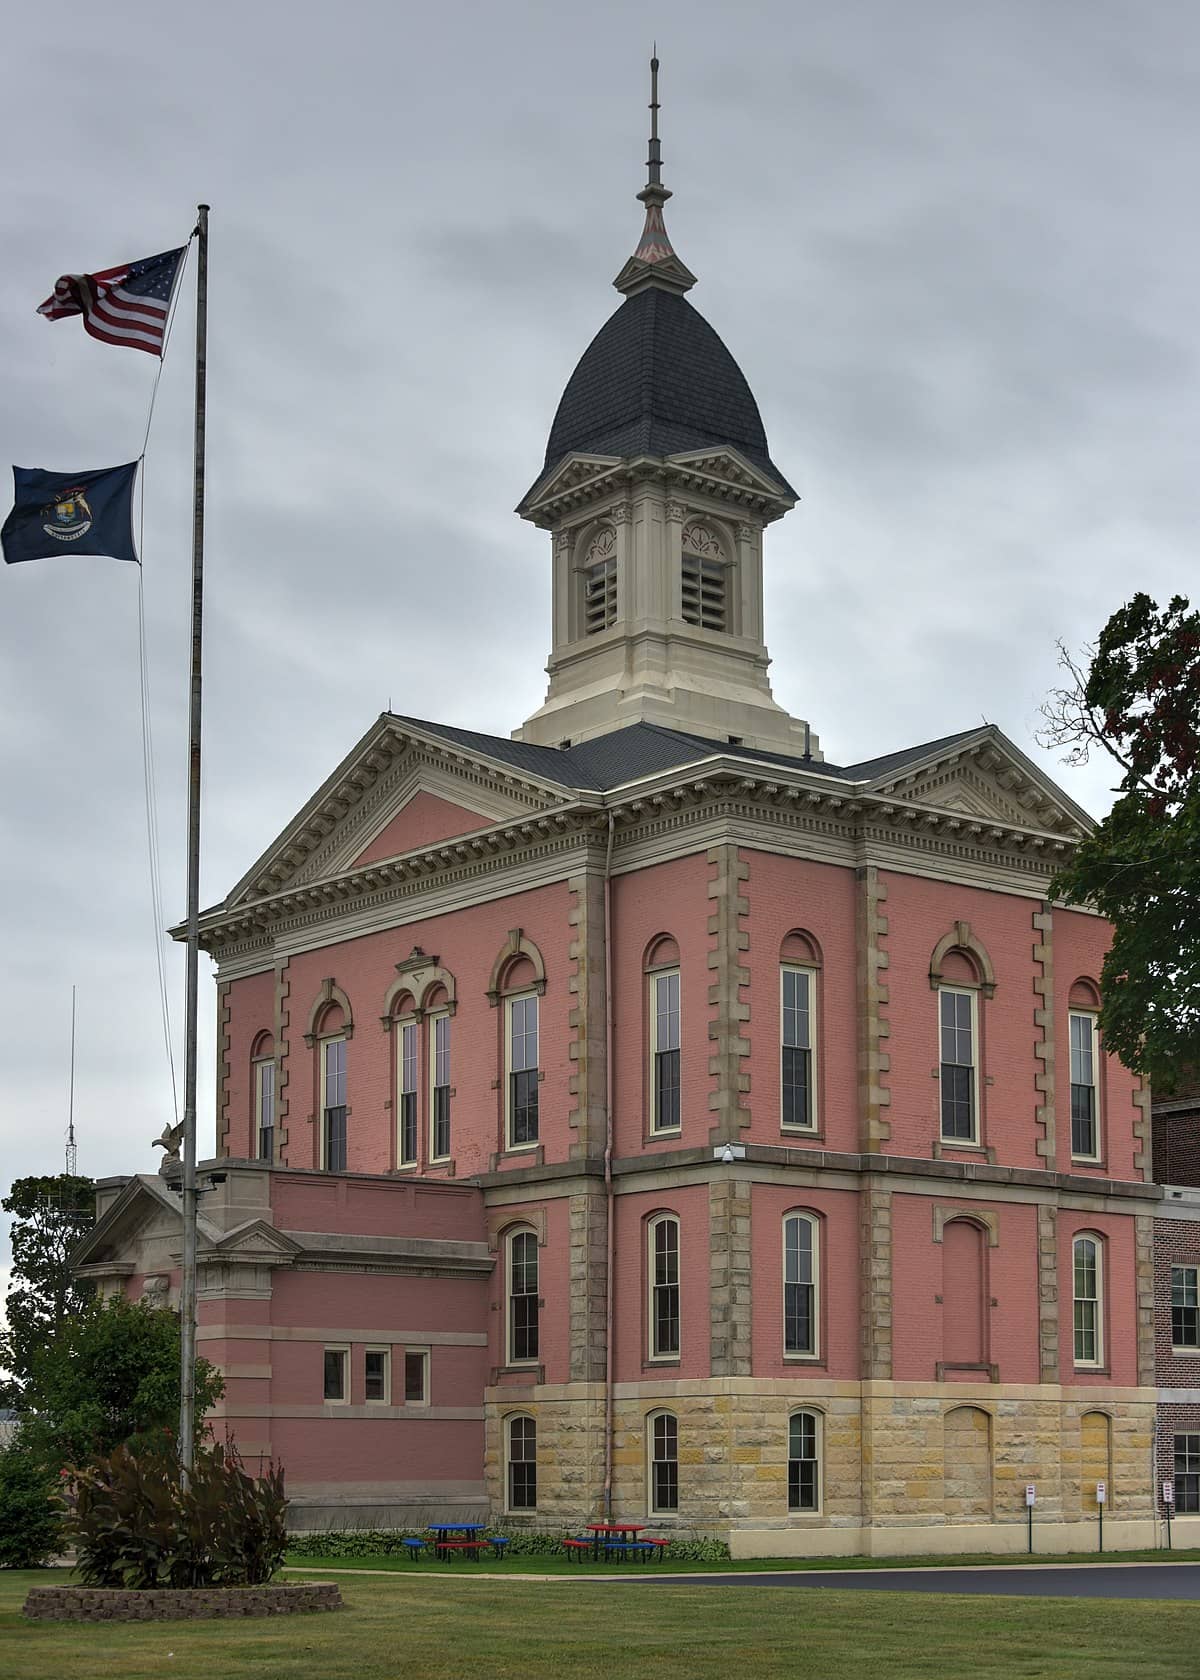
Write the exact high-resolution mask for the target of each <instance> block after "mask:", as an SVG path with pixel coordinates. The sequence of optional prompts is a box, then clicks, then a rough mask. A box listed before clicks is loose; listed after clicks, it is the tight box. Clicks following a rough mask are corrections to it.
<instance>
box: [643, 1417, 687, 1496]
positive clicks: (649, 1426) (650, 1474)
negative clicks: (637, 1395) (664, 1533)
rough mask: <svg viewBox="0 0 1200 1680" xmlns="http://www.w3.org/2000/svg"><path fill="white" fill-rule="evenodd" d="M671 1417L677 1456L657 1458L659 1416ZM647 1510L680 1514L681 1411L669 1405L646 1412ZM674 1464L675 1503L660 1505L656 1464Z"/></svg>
mask: <svg viewBox="0 0 1200 1680" xmlns="http://www.w3.org/2000/svg"><path fill="white" fill-rule="evenodd" d="M664 1417H669V1418H671V1419H672V1420H673V1421H674V1424H675V1457H674V1459H669V1458H663V1459H659V1458H655V1456H654V1425H655V1423H656V1422H657V1421H658V1419H659V1418H664ZM645 1452H646V1510H647V1511H648V1512H649V1514H650V1515H651V1516H652V1517H659V1516H667V1517H671V1516H678V1515H679V1413H678V1412H673V1411H672V1410H671V1408H670V1407H669V1406H659V1407H657V1408H656V1409H655V1410H654V1411H652V1412H647V1414H646V1447H645ZM672 1463H673V1464H674V1466H675V1503H674V1505H660V1504H658V1501H657V1497H656V1495H657V1492H658V1489H657V1486H656V1477H655V1474H654V1467H655V1465H656V1464H672Z"/></svg>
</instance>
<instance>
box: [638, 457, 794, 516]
mask: <svg viewBox="0 0 1200 1680" xmlns="http://www.w3.org/2000/svg"><path fill="white" fill-rule="evenodd" d="M667 461H668V463H669V464H670V465H671V466H672V467H675V468H677V469H681V470H683V471H686V472H692V473H696V474H697V475H698V476H699V477H700V478H702V479H708V480H710V481H711V482H712V483H713V484H714V486H716V485H720V486H729V487H736V488H737V489H739V490H743V491H750V492H752V493H756V494H757V495H760V496H767V497H771V498H773V499H779V500H782V501H785V502H786V503H787V505H788V507H792V506H794V504H795V497H794V496H793V495H791V494H790V492H788V491H787V490H785V489H784V487H783V486H782V485H781V484H779V483H778V481H777V480H775V479H773V478H772V477H771V476H770V474H769V473H765V472H764V471H763V470H762V468H761V467H756V466H755V465H754V464H753V462H751V461H748V460H747V459H746V457H745V456H744V455H743V454H742V453H741V452H740V450H737V449H734V448H732V447H731V446H730V445H728V444H720V445H711V444H710V445H709V447H708V448H707V449H688V450H685V451H684V452H683V453H682V454H679V455H668V457H667Z"/></svg>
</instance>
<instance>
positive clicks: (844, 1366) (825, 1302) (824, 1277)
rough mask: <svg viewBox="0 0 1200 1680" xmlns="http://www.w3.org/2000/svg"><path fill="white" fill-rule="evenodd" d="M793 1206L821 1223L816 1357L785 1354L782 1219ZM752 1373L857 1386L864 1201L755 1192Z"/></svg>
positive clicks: (785, 1189) (764, 1187)
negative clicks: (808, 1375)
mask: <svg viewBox="0 0 1200 1680" xmlns="http://www.w3.org/2000/svg"><path fill="white" fill-rule="evenodd" d="M793 1209H795V1210H797V1211H798V1212H804V1213H816V1214H818V1215H819V1216H820V1220H821V1254H820V1273H821V1292H820V1293H821V1314H820V1319H821V1323H820V1337H819V1342H818V1357H817V1359H815V1360H807V1359H806V1360H795V1359H785V1358H784V1356H783V1217H784V1214H785V1213H790V1212H791V1211H792V1210H793ZM750 1210H751V1219H750V1223H751V1252H752V1255H753V1268H754V1287H753V1290H752V1296H751V1298H752V1312H753V1330H752V1336H753V1350H754V1351H753V1357H754V1374H755V1375H756V1376H759V1377H788V1378H792V1379H794V1380H795V1381H796V1382H798V1383H802V1382H803V1381H804V1378H805V1374H806V1373H808V1372H811V1373H812V1374H813V1375H814V1376H819V1377H822V1378H824V1377H831V1378H833V1379H835V1380H836V1381H839V1382H843V1381H848V1382H854V1381H857V1380H858V1377H859V1374H860V1372H859V1351H860V1350H859V1332H858V1298H859V1262H858V1219H859V1198H858V1195H857V1194H856V1193H855V1192H854V1191H852V1190H814V1189H809V1188H807V1187H802V1186H786V1185H777V1184H756V1185H754V1186H753V1188H752V1190H751V1198H750Z"/></svg>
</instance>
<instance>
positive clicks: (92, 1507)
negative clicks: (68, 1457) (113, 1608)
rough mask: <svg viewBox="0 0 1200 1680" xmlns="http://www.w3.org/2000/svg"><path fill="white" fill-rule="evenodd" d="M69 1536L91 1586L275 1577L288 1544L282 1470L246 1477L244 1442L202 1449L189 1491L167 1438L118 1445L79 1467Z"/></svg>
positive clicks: (224, 1583)
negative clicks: (138, 1445)
mask: <svg viewBox="0 0 1200 1680" xmlns="http://www.w3.org/2000/svg"><path fill="white" fill-rule="evenodd" d="M63 1502H64V1504H65V1505H66V1507H67V1519H66V1522H65V1524H64V1528H63V1532H64V1536H65V1538H66V1539H67V1540H69V1541H71V1542H73V1543H74V1546H75V1549H76V1554H77V1562H76V1568H77V1570H78V1571H79V1574H80V1575H81V1577H82V1579H83V1580H84V1582H85V1583H86V1584H87V1585H88V1586H92V1587H208V1586H218V1587H232V1586H255V1585H257V1584H259V1583H260V1582H263V1581H269V1580H270V1578H271V1576H272V1575H273V1574H274V1573H275V1571H276V1569H277V1568H278V1567H279V1565H280V1563H281V1562H282V1560H283V1553H284V1549H285V1546H286V1542H287V1535H286V1529H285V1526H284V1516H285V1513H286V1510H287V1500H286V1497H285V1495H284V1491H283V1471H282V1470H280V1469H278V1468H277V1467H276V1466H274V1465H271V1466H270V1467H269V1469H268V1470H267V1471H266V1473H265V1474H264V1475H262V1476H251V1475H249V1474H248V1473H247V1471H246V1470H245V1468H244V1467H243V1465H242V1462H241V1459H240V1458H239V1457H238V1454H237V1451H236V1449H235V1448H233V1447H231V1446H227V1445H223V1444H214V1445H212V1446H208V1447H202V1448H198V1449H197V1451H196V1459H195V1467H194V1469H193V1471H192V1474H191V1477H190V1479H189V1485H188V1486H187V1488H186V1489H185V1488H184V1487H183V1485H182V1482H181V1480H180V1475H179V1465H178V1463H177V1462H176V1460H175V1457H174V1455H173V1454H172V1453H171V1452H170V1450H169V1447H168V1446H167V1445H166V1444H160V1445H158V1446H153V1445H151V1446H147V1447H146V1448H144V1449H142V1450H141V1451H139V1452H137V1453H135V1452H133V1451H132V1450H131V1449H130V1448H129V1447H117V1448H116V1449H115V1451H114V1452H112V1453H111V1454H109V1455H108V1456H107V1457H100V1458H96V1459H94V1460H93V1461H92V1462H91V1463H90V1464H88V1465H86V1466H85V1467H84V1468H82V1469H79V1470H75V1471H72V1472H71V1479H70V1482H69V1484H68V1491H67V1493H66V1496H65V1498H64V1501H63Z"/></svg>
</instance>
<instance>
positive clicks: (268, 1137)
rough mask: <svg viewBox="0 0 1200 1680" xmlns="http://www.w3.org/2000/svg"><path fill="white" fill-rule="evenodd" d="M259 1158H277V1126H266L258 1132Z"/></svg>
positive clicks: (261, 1159) (268, 1159)
mask: <svg viewBox="0 0 1200 1680" xmlns="http://www.w3.org/2000/svg"><path fill="white" fill-rule="evenodd" d="M258 1158H259V1160H260V1161H273V1160H274V1159H275V1128H274V1126H264V1127H263V1128H262V1130H261V1131H260V1132H259V1134H258Z"/></svg>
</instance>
